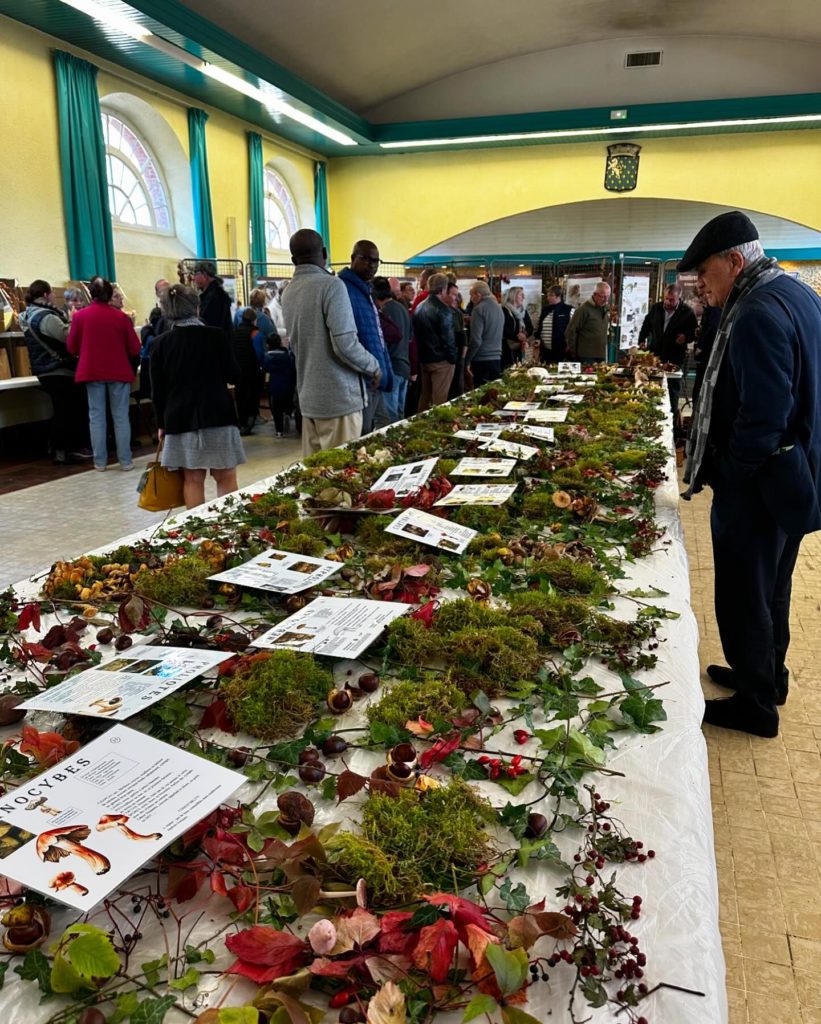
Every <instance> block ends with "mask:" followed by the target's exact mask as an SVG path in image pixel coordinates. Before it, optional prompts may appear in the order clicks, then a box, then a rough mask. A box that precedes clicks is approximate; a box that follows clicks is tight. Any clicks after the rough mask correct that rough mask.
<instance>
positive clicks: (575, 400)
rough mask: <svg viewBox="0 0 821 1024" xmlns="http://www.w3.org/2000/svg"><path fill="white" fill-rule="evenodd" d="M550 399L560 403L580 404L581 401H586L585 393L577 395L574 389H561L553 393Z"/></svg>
mask: <svg viewBox="0 0 821 1024" xmlns="http://www.w3.org/2000/svg"><path fill="white" fill-rule="evenodd" d="M549 401H551V402H558V403H559V404H560V405H578V404H579V402H582V401H584V395H577V394H574V392H572V391H560V392H558V393H557V394H555V395H551V396H550V399H549Z"/></svg>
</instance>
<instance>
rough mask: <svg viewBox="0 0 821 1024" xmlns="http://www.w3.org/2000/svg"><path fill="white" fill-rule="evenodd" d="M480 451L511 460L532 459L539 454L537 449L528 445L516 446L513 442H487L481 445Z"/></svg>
mask: <svg viewBox="0 0 821 1024" xmlns="http://www.w3.org/2000/svg"><path fill="white" fill-rule="evenodd" d="M482 451H485V452H499V454H500V455H508V456H510V458H511V459H532V458H533V456H534V455H538V454H539V449H538V448H534V447H533V446H532V445H529V444H517V443H516V442H515V441H502V440H495V441H488V442H487V444H483V445H482Z"/></svg>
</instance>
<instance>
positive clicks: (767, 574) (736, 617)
mask: <svg viewBox="0 0 821 1024" xmlns="http://www.w3.org/2000/svg"><path fill="white" fill-rule="evenodd" d="M710 528H711V533H712V539H713V562H714V565H715V611H716V621H717V622H718V631H719V635H720V637H721V646H722V648H723V649H724V656H725V658H726V659H727V664H728V665H729V666H730V668H731V669H732V670H733V673H734V674H735V675H736V676H737V677H738V680H739V691H740V692H742V693H744V695H745V696H747V697H749V698H750V699H751V700H753V701H754V702H756V703H758V704H760V705H761V706H762V707H764V708H766V709H767V710H768V711H773V710H775V695H776V686H778V687H779V688H780V687H783V686H784V684H785V683H786V679H787V670H786V668H785V665H784V662H785V659H786V656H787V648H788V647H789V645H790V594H791V592H792V574H793V569H794V568H795V562H796V559H797V558H798V549H799V547H800V546H801V540H802V538H801V537H789V536H787V534H785V533H784V532H783V530H781V528H780V527H779V526H778V525H777V524H776V522H775V520H774V519H773V518H772V516H771V515H770V513H769V512H768V511H767V509H766V508H765V507H764V504H763V502H762V501H761V496H760V494H759V491H758V488H757V486H756V485H755V484H754V483H749V482H748V483H743V484H741V485H736V484H732V483H728V482H726V481H724V480H722V479H719V480H717V481H716V483H715V485H714V488H713V506H712V510H711V513H710Z"/></svg>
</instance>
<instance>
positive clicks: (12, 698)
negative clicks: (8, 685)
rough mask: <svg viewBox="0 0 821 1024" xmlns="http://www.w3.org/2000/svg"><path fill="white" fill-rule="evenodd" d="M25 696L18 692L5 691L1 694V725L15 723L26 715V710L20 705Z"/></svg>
mask: <svg viewBox="0 0 821 1024" xmlns="http://www.w3.org/2000/svg"><path fill="white" fill-rule="evenodd" d="M22 703H23V697H20V696H18V694H16V693H4V694H3V695H2V696H0V725H13V724H14V723H15V722H19V721H20V720H21V719H22V718H25V717H26V713H25V711H22V710H21V709H20V707H19V705H20V704H22Z"/></svg>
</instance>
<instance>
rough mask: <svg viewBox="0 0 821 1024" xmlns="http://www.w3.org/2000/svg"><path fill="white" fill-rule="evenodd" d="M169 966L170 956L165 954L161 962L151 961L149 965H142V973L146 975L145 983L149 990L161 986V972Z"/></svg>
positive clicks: (160, 959)
mask: <svg viewBox="0 0 821 1024" xmlns="http://www.w3.org/2000/svg"><path fill="white" fill-rule="evenodd" d="M167 964H168V954H167V953H163V955H162V956H161V957H160V958H159V960H149V961H148V963H145V964H143V965H142V971H143V974H144V975H145V983H146V985H148V987H149V988H154V987H155V986H156V985H157V984H159V980H160V971H161V970H162V969H163V967H166V966H167Z"/></svg>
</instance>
